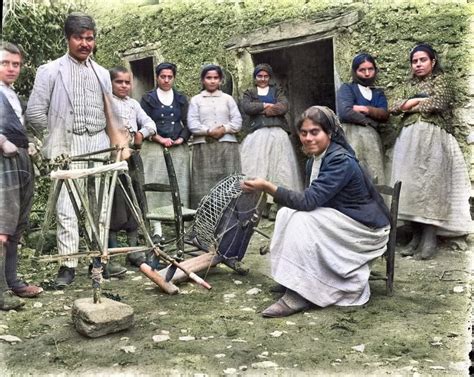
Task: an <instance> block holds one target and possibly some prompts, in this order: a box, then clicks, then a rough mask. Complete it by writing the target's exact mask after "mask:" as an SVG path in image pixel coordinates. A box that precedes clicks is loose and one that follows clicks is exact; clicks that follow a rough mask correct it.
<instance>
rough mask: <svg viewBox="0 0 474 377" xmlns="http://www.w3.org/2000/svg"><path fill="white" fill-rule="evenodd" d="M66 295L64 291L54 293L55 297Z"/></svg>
mask: <svg viewBox="0 0 474 377" xmlns="http://www.w3.org/2000/svg"><path fill="white" fill-rule="evenodd" d="M63 294H64V291H54V292H53V296H60V295H63Z"/></svg>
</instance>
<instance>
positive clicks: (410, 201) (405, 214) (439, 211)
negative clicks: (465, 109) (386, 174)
mask: <svg viewBox="0 0 474 377" xmlns="http://www.w3.org/2000/svg"><path fill="white" fill-rule="evenodd" d="M397 180H400V181H402V191H401V194H400V204H399V212H398V217H399V218H400V219H401V220H408V221H415V222H419V223H423V224H430V225H435V226H436V227H438V234H439V235H445V236H456V235H462V234H467V233H472V232H473V231H474V226H473V222H472V220H471V215H470V208H469V196H470V188H471V183H470V180H469V175H468V172H467V167H466V163H465V161H464V158H463V154H462V152H461V149H460V148H459V145H458V143H457V141H456V139H455V138H454V136H452V135H451V134H449V133H447V132H446V131H445V130H443V129H441V128H440V127H437V126H435V125H433V124H431V123H427V122H423V121H418V122H417V123H414V124H412V125H410V126H407V127H404V128H403V129H402V131H401V133H400V135H399V136H398V138H397V140H396V142H395V146H394V150H393V166H392V178H391V182H392V184H393V183H394V182H395V181H397Z"/></svg>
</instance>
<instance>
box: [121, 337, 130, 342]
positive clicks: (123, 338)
mask: <svg viewBox="0 0 474 377" xmlns="http://www.w3.org/2000/svg"><path fill="white" fill-rule="evenodd" d="M129 339H130V338H129V337H128V336H122V337H121V338H120V340H122V341H124V342H127V341H128V340H129Z"/></svg>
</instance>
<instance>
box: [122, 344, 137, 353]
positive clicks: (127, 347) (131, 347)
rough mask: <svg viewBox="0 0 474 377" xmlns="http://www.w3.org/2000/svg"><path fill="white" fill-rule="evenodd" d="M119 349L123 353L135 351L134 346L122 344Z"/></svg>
mask: <svg viewBox="0 0 474 377" xmlns="http://www.w3.org/2000/svg"><path fill="white" fill-rule="evenodd" d="M120 350H121V351H123V352H125V353H135V351H136V350H137V348H136V347H135V346H122V347H120Z"/></svg>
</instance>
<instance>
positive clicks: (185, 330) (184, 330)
mask: <svg viewBox="0 0 474 377" xmlns="http://www.w3.org/2000/svg"><path fill="white" fill-rule="evenodd" d="M180 331H181V334H187V333H188V330H187V329H181V330H180Z"/></svg>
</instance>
